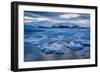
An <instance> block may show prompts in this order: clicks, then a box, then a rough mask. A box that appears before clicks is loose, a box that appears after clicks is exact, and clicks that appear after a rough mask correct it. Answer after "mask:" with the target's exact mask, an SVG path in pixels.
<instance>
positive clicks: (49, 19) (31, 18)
mask: <svg viewBox="0 0 100 73" xmlns="http://www.w3.org/2000/svg"><path fill="white" fill-rule="evenodd" d="M24 23H25V25H32V26H34V27H38V26H44V27H52V26H61V25H63V26H72V25H78V26H80V27H90V14H83V13H65V12H37V11H24Z"/></svg>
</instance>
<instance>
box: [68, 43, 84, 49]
mask: <svg viewBox="0 0 100 73" xmlns="http://www.w3.org/2000/svg"><path fill="white" fill-rule="evenodd" d="M68 48H69V49H71V50H73V51H77V50H82V49H83V45H81V44H76V43H75V42H73V41H72V42H70V43H69V44H68Z"/></svg>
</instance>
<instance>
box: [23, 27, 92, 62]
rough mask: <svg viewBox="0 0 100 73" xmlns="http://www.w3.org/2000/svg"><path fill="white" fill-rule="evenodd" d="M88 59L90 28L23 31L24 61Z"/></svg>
mask: <svg viewBox="0 0 100 73" xmlns="http://www.w3.org/2000/svg"><path fill="white" fill-rule="evenodd" d="M89 58H90V28H39V27H37V28H32V30H27V29H26V28H25V29H24V61H25V62H31V61H49V60H76V59H89Z"/></svg>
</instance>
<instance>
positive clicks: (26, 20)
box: [24, 16, 49, 23]
mask: <svg viewBox="0 0 100 73" xmlns="http://www.w3.org/2000/svg"><path fill="white" fill-rule="evenodd" d="M45 20H47V21H48V20H49V18H46V17H39V18H34V17H29V16H25V17H24V23H29V22H39V21H45Z"/></svg>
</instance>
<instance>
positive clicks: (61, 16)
mask: <svg viewBox="0 0 100 73" xmlns="http://www.w3.org/2000/svg"><path fill="white" fill-rule="evenodd" d="M79 16H80V14H63V15H60V16H59V17H60V18H64V19H71V18H77V17H79Z"/></svg>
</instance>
